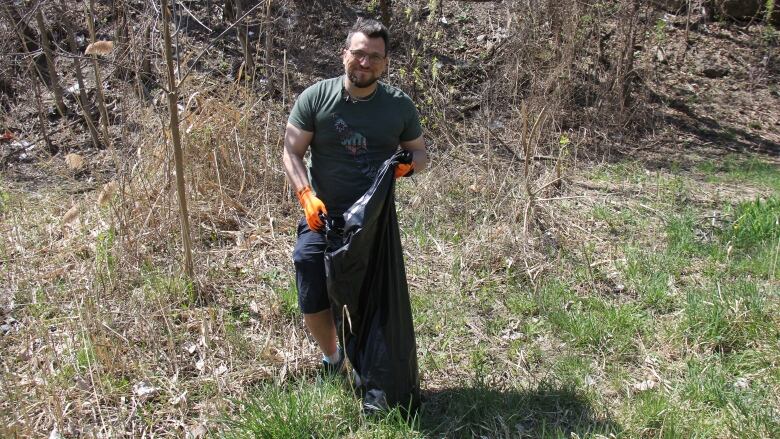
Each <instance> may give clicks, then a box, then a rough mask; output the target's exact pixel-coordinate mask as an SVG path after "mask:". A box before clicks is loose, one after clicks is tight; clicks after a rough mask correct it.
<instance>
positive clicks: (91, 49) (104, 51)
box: [84, 41, 114, 55]
mask: <svg viewBox="0 0 780 439" xmlns="http://www.w3.org/2000/svg"><path fill="white" fill-rule="evenodd" d="M113 50H114V42H113V41H95V42H94V43H91V44H90V45H89V46H87V50H85V51H84V53H85V54H87V55H108V54H109V53H111V51H113Z"/></svg>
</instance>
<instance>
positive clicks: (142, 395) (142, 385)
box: [133, 381, 160, 403]
mask: <svg viewBox="0 0 780 439" xmlns="http://www.w3.org/2000/svg"><path fill="white" fill-rule="evenodd" d="M158 393H160V389H158V388H157V387H154V386H153V385H151V384H149V383H147V382H146V381H139V382H137V383H135V385H134V386H133V394H134V395H135V396H136V398H138V400H139V401H140V402H142V403H144V402H146V401H148V400H150V399H152V398H154V397H155V396H157V394H158Z"/></svg>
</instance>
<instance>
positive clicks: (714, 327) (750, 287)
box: [681, 279, 778, 353]
mask: <svg viewBox="0 0 780 439" xmlns="http://www.w3.org/2000/svg"><path fill="white" fill-rule="evenodd" d="M768 297H771V296H769V295H768V293H767V292H766V291H765V290H764V289H762V288H759V286H758V285H756V283H755V282H752V281H750V280H749V279H738V280H735V281H731V282H727V283H723V284H721V283H719V282H716V283H715V284H714V285H710V286H709V287H708V288H700V289H691V290H689V291H688V294H687V303H686V305H685V310H684V318H683V319H682V322H681V331H682V332H683V333H684V334H685V336H686V338H688V340H689V341H691V342H693V343H695V344H696V345H699V346H701V347H702V348H703V349H704V350H705V351H711V352H725V353H728V352H734V351H739V350H743V349H746V348H751V347H755V346H756V345H757V344H758V343H760V342H761V341H762V340H765V339H766V338H767V337H769V338H771V339H775V340H776V339H777V337H778V320H777V317H776V316H777V314H776V311H777V304H776V294H775V297H774V299H775V300H771V301H770V300H767V298H768Z"/></svg>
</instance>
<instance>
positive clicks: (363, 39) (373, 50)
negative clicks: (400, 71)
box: [342, 32, 387, 88]
mask: <svg viewBox="0 0 780 439" xmlns="http://www.w3.org/2000/svg"><path fill="white" fill-rule="evenodd" d="M385 53H386V52H385V40H383V39H382V38H369V37H367V36H366V34H363V33H360V32H358V33H355V34H353V35H352V40H351V41H350V44H349V47H348V48H347V49H344V54H343V57H342V59H343V62H344V72H345V73H346V74H347V77H348V78H349V81H350V82H351V83H352V85H354V86H356V87H359V88H365V87H369V86H371V84H373V83H375V82H376V81H377V80H378V79H379V78H380V77H381V76H382V73H384V71H385V67H386V66H387V58H386V57H385Z"/></svg>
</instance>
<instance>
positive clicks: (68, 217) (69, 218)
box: [62, 204, 79, 224]
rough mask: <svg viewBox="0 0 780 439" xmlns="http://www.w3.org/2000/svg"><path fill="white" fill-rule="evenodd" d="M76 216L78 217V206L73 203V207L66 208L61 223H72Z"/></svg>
mask: <svg viewBox="0 0 780 439" xmlns="http://www.w3.org/2000/svg"><path fill="white" fill-rule="evenodd" d="M78 217H79V206H78V205H76V204H74V205H73V207H71V208H70V209H68V211H67V212H65V215H63V216H62V223H63V224H68V223H72V222H73V221H74V220H75V219H76V218H78Z"/></svg>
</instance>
